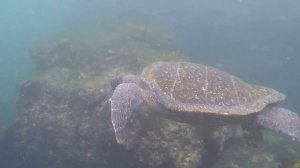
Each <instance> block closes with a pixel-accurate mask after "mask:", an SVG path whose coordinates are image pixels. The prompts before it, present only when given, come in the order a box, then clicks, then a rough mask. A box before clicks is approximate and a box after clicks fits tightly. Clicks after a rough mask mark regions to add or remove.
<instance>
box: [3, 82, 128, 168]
mask: <svg viewBox="0 0 300 168" xmlns="http://www.w3.org/2000/svg"><path fill="white" fill-rule="evenodd" d="M108 95H109V94H108V93H107V92H105V91H102V90H90V89H79V90H73V91H66V90H63V89H60V88H56V87H54V86H52V85H49V84H48V83H45V82H43V81H28V82H25V83H24V84H22V85H21V86H20V87H19V99H18V102H17V105H18V114H17V120H16V122H15V123H14V124H13V125H12V126H11V127H10V128H9V129H8V130H7V131H6V133H5V135H4V138H3V141H2V145H1V146H2V149H1V152H0V153H1V155H2V156H1V158H2V159H0V160H1V165H6V167H12V168H29V167H43V168H48V167H49V168H53V167H55V168H62V167H64V168H67V167H70V168H71V167H72V168H76V167H78V168H79V167H80V168H82V167H90V168H93V167H95V168H96V167H130V166H129V165H131V163H133V162H130V161H129V160H130V158H129V157H128V156H129V155H128V154H126V151H125V150H124V149H123V148H122V147H120V146H119V145H117V143H116V141H115V137H114V133H113V130H112V125H111V122H110V108H109V103H108ZM116 159H118V162H116V161H115V160H116Z"/></svg>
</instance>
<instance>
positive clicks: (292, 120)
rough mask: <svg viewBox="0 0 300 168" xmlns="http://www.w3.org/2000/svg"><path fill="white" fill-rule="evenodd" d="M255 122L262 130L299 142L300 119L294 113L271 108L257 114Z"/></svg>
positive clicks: (283, 109)
mask: <svg viewBox="0 0 300 168" xmlns="http://www.w3.org/2000/svg"><path fill="white" fill-rule="evenodd" d="M256 122H257V123H258V124H259V125H261V126H263V127H264V128H268V129H270V130H273V131H276V132H280V133H283V134H286V135H288V136H289V137H291V138H292V139H293V140H297V141H299V142H300V118H299V117H298V115H297V113H295V112H292V111H290V110H288V109H285V108H278V107H273V108H271V109H270V110H267V111H263V112H261V113H259V114H258V115H257V118H256Z"/></svg>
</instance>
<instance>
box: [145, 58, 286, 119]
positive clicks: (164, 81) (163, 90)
mask: <svg viewBox="0 0 300 168" xmlns="http://www.w3.org/2000/svg"><path fill="white" fill-rule="evenodd" d="M141 78H142V80H143V81H145V82H146V83H147V84H148V85H149V87H150V88H149V89H150V91H151V92H152V93H153V95H154V97H155V98H156V100H157V102H158V103H160V104H161V105H162V106H164V107H165V108H167V109H169V110H170V111H175V112H185V113H209V114H213V115H215V114H216V115H238V116H244V115H249V114H252V113H256V112H260V111H261V110H263V109H264V108H265V107H266V106H267V105H270V104H276V103H278V102H281V101H283V100H284V99H285V95H283V94H282V93H280V92H278V91H275V90H273V89H270V88H267V87H262V86H257V85H252V84H248V83H246V82H244V81H242V80H240V79H239V78H237V77H235V76H233V75H231V74H229V73H226V72H223V71H221V70H219V69H217V68H213V67H210V66H206V65H200V64H194V63H187V62H158V63H153V64H151V65H149V66H147V67H145V68H144V70H143V72H142V74H141Z"/></svg>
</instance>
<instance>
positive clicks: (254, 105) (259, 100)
mask: <svg viewBox="0 0 300 168" xmlns="http://www.w3.org/2000/svg"><path fill="white" fill-rule="evenodd" d="M111 85H112V87H113V88H114V92H113V95H112V97H111V99H110V101H111V120H112V124H113V127H114V131H115V136H116V140H117V142H118V143H120V144H122V143H124V141H125V138H126V129H125V126H126V124H127V123H128V121H129V120H130V117H131V114H132V113H133V111H135V109H137V107H139V105H141V104H146V105H148V106H149V107H150V108H151V109H153V111H157V112H159V113H160V114H163V116H165V117H168V118H171V119H174V120H177V121H180V122H185V123H189V124H192V125H200V126H201V125H202V126H222V125H229V124H244V123H255V124H256V125H259V126H262V127H264V128H268V129H271V130H274V131H277V132H281V133H283V134H286V135H288V136H290V137H291V138H292V139H294V140H297V141H300V118H299V117H298V115H297V114H296V113H294V112H292V111H290V110H288V109H285V108H282V107H279V106H278V105H279V104H280V103H281V102H282V101H283V100H284V99H285V95H284V94H282V93H280V92H278V91H275V90H273V89H271V88H267V87H262V86H257V85H252V84H248V83H246V82H244V81H242V80H241V79H239V78H237V77H235V76H233V75H231V74H229V73H226V72H223V71H221V70H219V69H217V68H214V67H210V66H206V65H201V64H195V63H189V62H156V63H153V64H150V65H148V66H147V67H145V68H144V70H143V71H142V73H141V75H140V76H137V75H122V76H117V77H115V78H114V79H112V81H111Z"/></svg>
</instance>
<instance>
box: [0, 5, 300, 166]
mask: <svg viewBox="0 0 300 168" xmlns="http://www.w3.org/2000/svg"><path fill="white" fill-rule="evenodd" d="M0 2H1V5H0V17H1V19H0V25H1V26H0V36H1V39H0V77H1V84H0V86H1V87H0V93H1V97H0V107H1V108H0V109H1V110H0V137H1V143H0V161H1V162H0V167H4V168H5V167H8V168H9V167H12V168H16V167H21V168H27V167H28V168H29V167H65V168H67V167H73V168H74V167H90V168H92V167H124V168H125V167H205V168H209V167H216V168H221V167H233V168H234V167H245V168H246V167H281V168H284V167H287V168H289V167H291V168H292V167H300V144H299V143H297V142H293V141H290V140H289V139H286V138H285V137H281V136H278V135H277V134H273V133H271V132H266V133H265V135H264V136H265V137H264V139H266V140H265V141H266V142H261V143H260V144H259V147H257V148H251V147H248V146H246V145H245V142H244V141H243V140H242V138H241V136H240V133H239V132H240V130H239V128H226V129H225V128H224V129H223V128H222V129H221V130H219V129H218V130H214V131H215V132H214V134H215V135H216V136H214V137H213V138H212V139H213V140H214V141H213V142H215V141H216V142H217V143H212V144H209V143H206V142H205V141H201V140H199V139H201V137H200V138H199V137H198V135H197V133H195V132H197V131H195V130H194V128H192V127H190V126H188V125H182V124H180V123H175V122H169V121H164V120H160V119H156V120H158V121H159V122H160V123H159V124H158V127H160V131H159V132H155V131H156V130H158V129H157V128H152V127H151V128H149V129H150V130H152V129H153V130H154V131H152V132H153V135H152V136H150V135H143V136H145V137H146V138H145V137H144V138H141V139H142V140H141V139H139V137H137V139H134V138H133V140H131V143H134V144H136V148H134V149H131V150H130V152H132V153H133V156H132V157H129V156H128V150H127V149H125V148H124V147H122V146H119V145H118V144H116V142H115V139H114V136H113V132H112V128H111V124H110V118H109V105H108V99H109V97H110V96H111V93H112V90H111V88H110V86H109V81H110V79H111V78H112V77H114V76H116V75H118V74H122V73H134V74H138V73H139V72H140V71H141V70H142V68H143V67H144V66H146V65H148V64H150V63H152V62H155V61H189V62H194V63H201V64H206V65H210V66H214V67H217V68H219V69H221V70H224V71H226V72H230V73H232V74H234V75H236V76H237V77H240V78H241V79H243V80H245V81H247V82H249V83H253V84H258V85H264V86H268V87H271V88H274V89H276V90H278V91H280V92H282V93H284V94H286V96H287V99H286V101H285V102H284V107H287V108H289V109H291V110H292V111H295V112H297V113H298V114H300V101H299V100H300V73H299V72H300V66H299V63H300V9H299V8H300V1H295V0H251V1H250V0H228V1H222V0H201V1H196V0H187V1H180V0H172V1H171V0H168V1H158V0H152V1H146V0H127V1H121V0H101V1H97V0H90V1H83V0H77V1H71V0H64V1H59V0H44V1H38V0H28V1H24V2H23V1H18V0H10V1H6V0H0ZM140 124H141V123H136V125H137V127H139V126H140ZM174 130H175V131H174ZM182 130H185V131H184V133H178V132H181V131H182ZM135 131H136V132H139V130H138V131H137V130H133V132H135ZM229 134H230V135H232V136H230V137H228V136H229ZM225 135H226V136H225ZM227 135H228V136H227ZM148 136H149V137H150V138H149V137H148ZM103 137H105V138H103ZM147 137H148V138H147ZM145 139H147V141H145ZM172 139H173V140H174V139H176V141H175V142H174V141H172ZM187 141H188V142H189V143H187V144H189V145H186V142H187ZM187 146H188V147H187ZM224 146H225V147H224ZM175 148H176V149H177V150H176V151H173V150H172V149H175ZM195 149H197V150H195ZM245 151H247V152H245ZM116 153H117V155H116ZM8 158H9V159H8ZM249 158H251V159H249ZM116 160H117V161H116ZM249 160H250V161H249Z"/></svg>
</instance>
